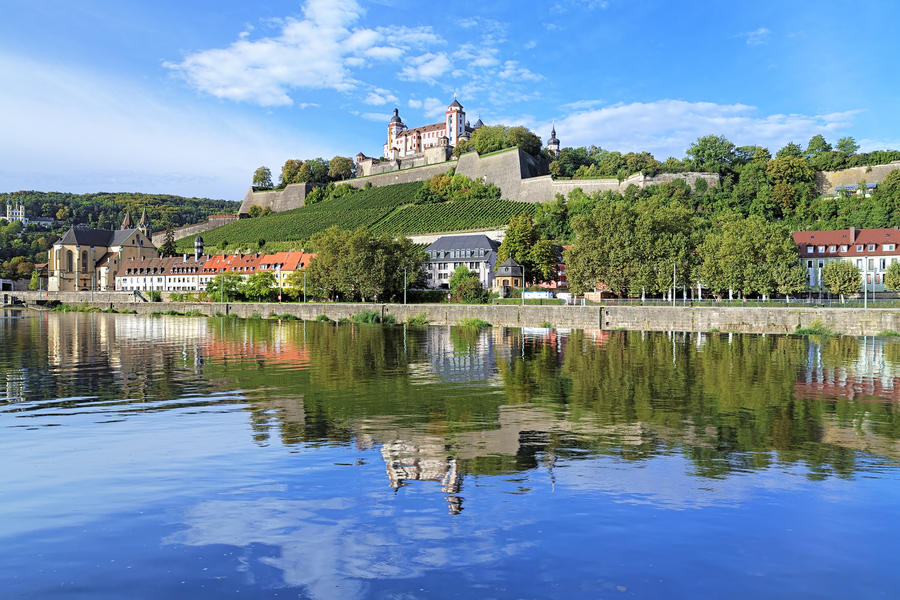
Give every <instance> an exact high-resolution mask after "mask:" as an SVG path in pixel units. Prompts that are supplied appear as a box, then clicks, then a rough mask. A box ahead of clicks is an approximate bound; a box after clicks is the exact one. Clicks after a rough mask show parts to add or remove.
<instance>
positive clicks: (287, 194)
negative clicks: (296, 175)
mask: <svg viewBox="0 0 900 600" xmlns="http://www.w3.org/2000/svg"><path fill="white" fill-rule="evenodd" d="M314 187H316V186H315V184H312V183H292V184H291V185H289V186H287V187H285V188H284V189H283V190H268V191H265V192H254V191H253V188H250V189H249V190H247V193H246V194H245V195H244V200H243V202H241V208H240V209H239V210H238V213H239V214H242V215H246V214H249V212H250V207H251V206H258V207H260V208H262V209H264V210H265V209H266V208H269V209H271V210H272V212H283V211H286V210H291V209H294V208H300V207H301V206H303V205H304V204H305V203H306V196H307V194H309V193H310V192H311V191H312V190H313V188H314Z"/></svg>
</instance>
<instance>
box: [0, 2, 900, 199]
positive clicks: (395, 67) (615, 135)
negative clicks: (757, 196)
mask: <svg viewBox="0 0 900 600" xmlns="http://www.w3.org/2000/svg"><path fill="white" fill-rule="evenodd" d="M0 16H2V18H0V115H2V117H0V191H14V190H18V189H37V190H45V191H72V192H92V191H143V192H156V193H173V194H183V195H196V196H208V197H214V198H226V199H239V198H241V197H242V196H243V194H244V192H245V191H246V189H247V186H248V185H249V180H250V176H251V174H252V172H253V170H254V169H255V168H256V167H257V166H259V165H261V164H264V165H267V166H269V167H270V168H271V169H272V171H273V173H274V174H276V175H277V173H278V172H279V171H280V166H281V164H282V163H283V162H284V161H285V160H286V159H288V158H312V157H316V156H323V157H326V158H330V157H331V156H334V155H335V154H341V155H347V156H353V155H355V154H356V153H357V152H359V151H363V152H365V153H367V154H369V155H379V154H380V152H381V145H382V144H383V143H384V138H385V131H386V122H387V119H388V118H389V115H390V113H391V111H392V109H393V108H394V107H395V106H396V107H398V108H399V109H400V114H401V116H402V117H403V119H404V122H406V124H407V125H409V126H411V127H412V126H416V125H421V124H425V123H431V122H435V121H438V120H440V118H439V115H441V114H443V110H444V108H445V107H446V105H447V104H448V103H449V102H450V101H451V100H452V98H453V94H454V92H456V93H458V95H459V100H460V102H461V103H462V104H463V105H464V107H465V109H466V112H467V115H468V117H469V119H470V120H471V121H475V119H476V118H478V117H481V119H482V120H484V122H485V123H487V124H498V123H503V124H509V125H512V124H522V125H526V126H528V127H529V128H531V129H532V130H533V131H535V132H536V133H537V134H538V135H540V136H541V137H542V138H543V139H545V140H546V138H547V137H548V133H549V129H550V125H551V123H552V122H553V121H554V120H555V122H556V129H557V133H558V136H559V138H560V139H561V141H562V143H563V145H564V146H579V145H590V144H595V145H599V146H602V147H604V148H608V149H611V150H620V151H630V150H636V151H640V150H648V151H650V152H653V153H654V154H655V155H656V157H657V158H659V159H660V160H664V159H665V158H666V157H667V156H676V157H681V156H683V155H684V150H685V149H686V148H687V147H688V146H689V145H690V143H691V142H692V141H693V140H694V139H696V138H697V137H698V136H700V135H705V134H709V133H714V134H720V135H725V136H726V137H728V138H729V139H730V140H731V141H733V142H735V143H736V144H739V145H743V144H763V145H767V146H769V147H770V149H772V150H773V151H774V150H777V149H778V148H779V147H781V146H783V145H784V144H785V143H787V142H788V141H795V142H800V143H802V144H804V145H805V143H806V141H807V140H808V139H809V138H810V137H811V136H812V135H814V134H816V133H822V134H824V135H825V137H826V138H827V139H829V140H830V141H832V142H834V141H836V140H837V139H838V138H839V137H843V136H846V135H851V136H853V137H855V138H856V139H857V141H859V142H860V143H861V145H862V147H863V150H873V149H879V148H895V149H896V148H900V116H898V111H897V107H898V106H900V92H898V89H900V82H898V79H897V77H896V75H897V68H896V66H895V65H896V57H897V56H898V55H900V41H898V40H900V26H898V25H897V23H900V3H894V2H867V1H865V0H863V1H860V2H856V3H854V4H853V9H852V11H848V10H847V7H846V3H841V2H807V3H801V2H783V1H781V2H683V3H675V2H662V1H659V2H654V1H639V0H606V1H599V0H569V1H565V2H564V1H559V2H554V0H549V1H547V0H545V1H543V2H524V1H519V2H511V1H510V2H507V1H503V0H501V1H496V2H465V1H458V2H452V3H443V2H423V1H421V0H420V1H413V0H381V1H376V2H356V1H354V0H308V1H305V2H297V1H294V0H259V1H256V2H238V1H228V0H218V1H215V2H213V1H211V0H192V1H191V2H182V1H158V2H137V1H133V0H117V1H100V0H80V1H79V2H70V1H68V0H66V1H61V0H42V1H34V0H0Z"/></svg>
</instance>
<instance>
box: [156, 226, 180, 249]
mask: <svg viewBox="0 0 900 600" xmlns="http://www.w3.org/2000/svg"><path fill="white" fill-rule="evenodd" d="M159 255H160V256H177V255H178V249H177V248H176V247H175V232H174V231H173V230H172V225H171V224H168V225H167V226H166V239H165V241H164V242H163V245H162V246H160V247H159Z"/></svg>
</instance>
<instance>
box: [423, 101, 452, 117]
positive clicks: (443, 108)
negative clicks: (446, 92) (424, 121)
mask: <svg viewBox="0 0 900 600" xmlns="http://www.w3.org/2000/svg"><path fill="white" fill-rule="evenodd" d="M448 104H450V103H449V102H444V101H443V100H440V99H438V98H425V102H424V103H423V104H422V110H423V112H424V113H425V116H426V117H437V116H440V115H443V114H444V113H446V112H447V105H448Z"/></svg>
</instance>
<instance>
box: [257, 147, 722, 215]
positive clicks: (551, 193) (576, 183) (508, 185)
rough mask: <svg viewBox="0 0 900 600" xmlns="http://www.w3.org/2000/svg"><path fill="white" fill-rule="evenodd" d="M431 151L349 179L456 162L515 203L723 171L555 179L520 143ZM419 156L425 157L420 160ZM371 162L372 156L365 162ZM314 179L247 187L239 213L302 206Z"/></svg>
mask: <svg viewBox="0 0 900 600" xmlns="http://www.w3.org/2000/svg"><path fill="white" fill-rule="evenodd" d="M429 150H435V151H437V150H443V149H442V148H430V149H429ZM427 152H428V150H426V153H427ZM427 158H428V157H427V155H417V156H415V157H412V158H404V159H398V160H392V161H382V162H375V161H372V163H370V164H367V165H366V170H368V171H370V172H371V174H369V175H366V176H362V177H357V178H355V179H349V180H347V181H345V182H343V183H347V184H350V185H352V186H353V187H356V188H363V187H365V185H366V184H367V183H371V184H372V185H373V186H375V187H381V186H385V185H393V184H397V183H412V182H417V181H426V180H428V179H430V178H431V177H433V176H435V175H440V174H441V173H446V172H447V171H448V170H449V169H451V168H453V167H456V172H457V173H458V174H460V175H465V176H466V177H468V178H470V179H476V180H481V181H483V182H484V183H487V184H493V185H496V186H497V187H499V188H500V193H501V196H502V197H503V198H504V199H505V200H512V201H515V202H545V201H547V200H552V199H553V198H554V197H555V196H556V194H563V195H566V194H568V193H569V192H571V191H572V190H574V189H575V188H581V189H582V190H584V191H585V192H586V193H592V192H597V191H607V190H611V191H616V192H620V193H622V192H624V191H625V189H626V188H628V186H629V185H636V186H637V187H639V188H644V187H646V186H648V185H658V184H661V183H666V182H670V181H674V180H676V179H681V180H684V181H685V182H687V184H688V185H690V186H691V187H693V186H694V184H695V183H696V182H697V180H699V179H704V180H706V182H707V184H709V185H710V186H714V185H718V183H719V176H718V175H717V174H716V173H694V172H691V173H661V174H659V175H656V176H654V177H647V176H645V175H643V174H641V173H635V174H634V175H632V176H630V177H628V178H626V179H624V180H623V181H621V182H620V181H619V180H617V179H570V180H558V179H553V178H552V177H551V176H550V175H548V174H547V165H546V163H545V162H544V161H542V160H539V159H535V158H534V157H532V156H530V155H528V154H526V153H524V152H522V151H521V150H519V149H518V148H511V149H509V150H501V151H499V152H495V153H491V154H488V155H485V156H479V155H478V153H476V152H469V153H467V154H463V155H462V156H461V157H459V159H451V160H447V161H442V162H437V163H429V162H428V161H427ZM416 161H419V162H422V164H421V165H419V164H418V163H417V162H416ZM366 162H367V163H368V162H369V161H366ZM407 164H411V165H414V166H411V167H406V168H397V167H398V166H402V165H407ZM312 187H313V186H312V185H311V184H295V185H289V186H287V187H286V188H285V189H284V190H283V191H266V192H254V191H253V190H252V189H251V190H250V191H248V192H247V195H246V196H245V197H244V201H243V202H242V203H241V208H240V212H241V214H246V213H247V212H248V211H249V210H250V207H251V206H259V207H260V208H267V207H268V208H271V209H272V211H273V212H281V211H284V210H290V209H292V208H299V207H301V206H303V200H304V198H305V197H306V194H307V193H309V190H311V189H312Z"/></svg>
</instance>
